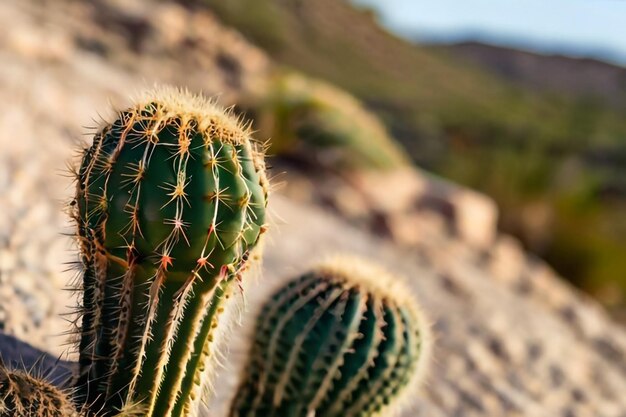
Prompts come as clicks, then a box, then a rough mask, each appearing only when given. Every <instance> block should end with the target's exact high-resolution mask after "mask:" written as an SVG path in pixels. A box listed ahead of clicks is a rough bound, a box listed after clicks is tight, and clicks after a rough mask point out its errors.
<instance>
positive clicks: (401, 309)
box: [230, 258, 429, 417]
mask: <svg viewBox="0 0 626 417" xmlns="http://www.w3.org/2000/svg"><path fill="white" fill-rule="evenodd" d="M407 294H410V292H409V291H407V289H406V288H404V286H403V285H401V283H399V282H398V279H396V278H394V277H391V276H389V275H387V274H386V273H385V272H384V271H381V270H380V269H378V268H376V267H375V266H372V265H368V264H366V263H364V261H362V260H359V259H354V258H347V259H342V260H338V261H334V262H330V263H325V264H322V265H320V266H319V267H317V268H315V269H313V270H312V271H311V272H309V273H307V274H305V275H303V276H301V277H300V278H298V279H297V280H295V281H293V282H291V283H289V284H288V285H287V286H285V287H283V288H282V289H281V290H280V291H278V292H277V293H276V294H274V295H273V296H272V297H271V299H270V300H269V301H268V302H267V304H266V305H265V306H264V307H263V309H262V312H261V314H260V316H259V319H258V321H257V324H256V327H255V339H254V344H253V347H252V351H251V357H250V362H249V364H248V365H247V367H246V374H245V376H244V378H243V381H242V383H241V385H240V387H239V390H238V392H237V394H236V396H235V400H234V402H233V404H232V408H231V412H230V416H231V417H272V416H276V417H278V416H280V417H310V416H319V417H322V416H323V417H357V416H358V417H366V416H367V417H369V416H378V415H381V413H382V412H385V415H392V413H393V412H394V411H395V409H394V408H396V407H399V406H401V405H402V400H401V397H403V396H404V395H406V393H409V392H411V391H412V390H411V389H409V388H408V387H411V386H413V385H415V384H416V383H417V382H418V381H419V380H420V375H421V372H419V371H420V369H421V368H422V364H423V363H424V362H425V357H426V354H425V349H426V348H427V347H428V346H429V338H428V329H427V327H426V326H424V324H423V317H422V315H421V314H420V313H419V312H418V310H417V308H416V306H415V301H414V300H413V299H412V297H410V296H409V295H407Z"/></svg>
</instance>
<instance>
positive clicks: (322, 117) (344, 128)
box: [243, 73, 409, 170]
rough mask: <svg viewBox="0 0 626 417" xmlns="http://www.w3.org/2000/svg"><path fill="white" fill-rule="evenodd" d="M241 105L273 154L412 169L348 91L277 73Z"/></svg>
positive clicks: (337, 165) (342, 165) (345, 165)
mask: <svg viewBox="0 0 626 417" xmlns="http://www.w3.org/2000/svg"><path fill="white" fill-rule="evenodd" d="M243 107H244V108H245V109H246V110H247V111H248V112H249V113H250V114H253V115H254V116H255V117H254V118H255V122H256V127H257V128H258V129H259V131H260V132H261V134H262V135H263V136H267V137H271V138H272V143H271V148H270V151H271V152H273V153H275V154H279V155H286V156H292V157H294V156H295V157H303V158H305V159H306V160H307V162H311V161H312V160H313V159H315V158H317V159H318V162H321V163H323V164H326V165H328V166H331V167H332V168H334V169H383V170H385V169H394V168H398V167H405V166H407V165H409V160H408V157H407V156H406V152H405V151H404V150H403V149H402V147H401V146H400V145H399V144H398V143H397V142H396V141H395V140H394V139H393V138H392V137H391V136H390V135H389V133H388V132H387V129H386V128H385V126H384V125H383V124H382V123H381V121H380V120H379V119H378V118H377V117H376V116H375V115H373V114H372V113H370V112H369V111H367V110H366V109H365V108H364V106H363V105H362V104H361V103H360V102H359V101H358V100H357V99H356V98H354V97H352V96H351V95H349V94H348V93H346V92H344V91H342V90H340V89H338V88H336V87H334V86H332V85H330V84H327V83H325V82H322V81H319V80H315V79H311V78H307V77H305V76H302V75H298V74H295V73H279V74H277V75H276V76H275V77H274V78H273V79H272V81H271V82H270V84H269V86H268V87H267V90H266V91H265V92H264V93H260V94H257V97H252V98H251V99H250V102H249V103H248V104H247V105H246V104H244V105H243Z"/></svg>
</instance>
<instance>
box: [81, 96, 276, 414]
mask: <svg viewBox="0 0 626 417" xmlns="http://www.w3.org/2000/svg"><path fill="white" fill-rule="evenodd" d="M267 194H268V189H267V180H266V177H265V171H264V164H263V158H262V153H261V152H259V151H258V150H257V148H256V147H255V146H254V144H253V143H252V141H251V139H250V134H249V131H248V129H247V128H244V127H243V126H241V124H240V123H239V121H238V120H237V119H235V118H233V117H231V116H230V115H229V114H228V113H226V112H224V111H223V110H222V109H220V108H219V107H217V106H215V105H214V104H212V103H211V102H209V101H207V100H205V99H203V98H201V97H199V96H194V95H192V94H190V93H188V92H186V91H180V90H177V89H174V88H161V89H157V90H154V91H152V92H150V93H148V94H146V95H145V97H144V98H142V99H140V100H138V101H137V104H135V105H134V106H132V107H131V108H129V109H127V110H125V111H122V112H120V113H119V114H118V117H117V119H116V120H115V121H114V122H113V123H111V124H106V125H104V126H103V127H102V128H101V129H100V131H99V132H98V133H97V134H96V135H95V137H94V141H93V145H92V146H91V147H90V148H88V149H86V150H85V152H84V154H83V158H82V162H81V165H80V168H79V169H78V171H77V188H76V197H75V200H74V203H73V207H74V212H73V217H74V218H75V220H76V223H77V225H78V240H79V246H80V250H81V260H82V264H83V266H84V274H83V277H82V285H81V288H80V289H81V290H82V292H83V301H82V310H81V313H82V322H81V328H80V344H79V353H80V358H79V365H80V379H79V381H78V385H77V389H78V392H79V396H80V401H82V402H85V403H86V404H89V405H90V407H91V408H92V409H96V410H97V409H102V412H103V413H104V414H105V415H109V414H115V413H119V412H121V411H122V410H123V411H124V412H125V413H127V414H128V413H131V412H132V410H138V409H141V410H143V411H142V413H144V415H146V416H153V415H154V416H180V415H183V414H185V415H190V414H192V413H193V410H194V409H195V407H196V402H197V397H198V396H197V395H195V394H196V391H197V390H199V389H200V387H201V386H202V385H203V384H204V382H205V381H204V374H206V372H204V371H205V368H209V367H210V363H209V362H207V361H208V358H209V356H211V355H210V342H211V340H213V339H214V337H215V330H214V329H215V328H216V327H217V318H218V315H219V313H220V312H221V310H222V307H221V306H220V305H221V302H222V300H223V299H224V298H226V297H227V295H228V288H229V284H230V283H231V282H232V281H233V280H234V279H236V278H238V277H240V276H241V274H242V272H243V271H244V269H245V268H246V265H247V261H248V259H249V257H250V254H251V251H252V250H253V249H255V247H257V243H258V242H259V238H260V236H261V234H262V233H263V232H264V230H265V207H266V204H267Z"/></svg>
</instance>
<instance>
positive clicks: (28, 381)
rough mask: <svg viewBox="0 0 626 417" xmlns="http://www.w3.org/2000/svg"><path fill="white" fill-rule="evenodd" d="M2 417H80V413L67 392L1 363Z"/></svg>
mask: <svg viewBox="0 0 626 417" xmlns="http://www.w3.org/2000/svg"><path fill="white" fill-rule="evenodd" d="M0 417H78V412H77V411H76V409H75V408H74V403H73V402H72V401H71V399H70V398H69V397H68V395H67V394H66V393H65V392H63V391H61V390H59V389H58V388H56V387H55V386H54V385H52V384H50V383H49V382H47V381H46V380H44V379H43V378H37V377H35V376H33V375H29V374H28V373H26V372H24V371H20V370H10V369H8V368H6V367H5V366H4V364H2V363H1V362H0Z"/></svg>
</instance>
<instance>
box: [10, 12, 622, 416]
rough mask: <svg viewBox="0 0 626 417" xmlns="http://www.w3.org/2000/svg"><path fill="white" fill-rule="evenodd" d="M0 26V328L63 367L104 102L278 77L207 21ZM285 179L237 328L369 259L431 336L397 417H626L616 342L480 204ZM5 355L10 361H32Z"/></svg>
mask: <svg viewBox="0 0 626 417" xmlns="http://www.w3.org/2000/svg"><path fill="white" fill-rule="evenodd" d="M122 4H124V7H123V8H122ZM0 23H1V24H0V97H2V98H3V99H2V100H0V207H2V209H1V211H2V215H0V326H1V327H2V331H3V332H4V333H5V334H7V335H13V336H16V337H18V338H20V339H22V340H24V341H27V342H28V343H30V344H31V345H32V346H35V347H36V348H39V349H44V350H47V351H49V352H51V354H52V355H54V356H55V357H61V358H63V359H72V358H73V354H72V352H71V349H68V347H67V346H63V343H64V342H65V341H66V340H67V337H66V336H65V335H64V332H65V331H66V330H67V329H68V323H67V322H66V320H65V319H63V317H62V315H63V314H67V313H68V312H71V307H72V305H73V304H74V301H73V299H72V297H71V293H69V292H64V291H61V289H62V288H65V287H67V286H68V284H69V283H70V281H71V279H72V276H73V275H74V272H72V271H71V270H70V271H67V270H66V269H67V268H68V265H64V262H72V261H74V260H75V257H76V256H75V253H74V248H73V245H72V239H71V237H69V236H67V235H64V233H66V234H67V233H69V234H71V233H72V228H71V225H70V224H69V223H68V221H67V216H66V215H65V214H64V213H63V212H62V209H63V206H64V204H65V202H66V201H68V200H69V198H70V196H71V194H72V182H71V178H68V177H67V176H64V172H67V170H66V162H67V161H69V160H71V159H72V157H73V155H74V149H75V148H76V146H80V144H81V143H83V140H85V139H84V136H85V135H87V136H88V134H89V132H91V130H90V129H89V127H90V126H94V125H95V124H96V123H97V119H98V118H100V117H105V118H106V117H107V116H110V110H109V108H110V106H109V104H108V103H109V102H113V103H114V104H118V105H123V103H124V101H125V99H126V97H128V95H129V93H131V94H132V93H133V92H136V91H139V90H141V89H142V88H143V87H144V86H150V85H152V84H153V83H154V82H168V83H174V84H177V85H184V86H188V87H189V88H190V89H192V90H196V91H200V90H201V91H204V92H206V93H207V94H209V95H219V97H220V100H221V101H222V102H224V103H225V104H232V103H234V102H235V101H236V100H237V98H238V97H239V96H241V94H244V93H246V92H248V91H252V90H254V89H256V88H259V86H260V85H262V84H263V82H264V79H265V77H266V75H267V73H268V71H270V69H271V62H269V60H268V59H267V58H266V57H265V55H264V54H263V53H262V52H261V51H259V50H258V49H256V48H254V47H253V46H250V45H249V44H247V43H246V41H245V40H244V39H243V38H242V37H241V36H240V35H239V34H238V33H236V32H234V31H232V30H230V29H228V28H224V27H223V26H222V25H221V24H220V23H219V22H217V21H216V20H215V19H214V18H213V17H212V16H211V15H210V14H208V13H204V12H203V13H194V14H192V13H190V12H189V11H187V10H186V9H184V8H182V7H180V6H177V5H175V4H171V3H169V2H159V3H155V4H148V3H147V2H145V1H127V2H123V1H122V0H118V1H116V0H101V1H94V2H91V3H85V2H71V1H56V2H47V1H42V0H29V1H23V0H5V1H3V2H0ZM94 119H96V121H94ZM284 169H285V170H286V172H287V173H286V174H280V175H277V178H278V179H279V181H281V182H285V185H284V186H283V187H282V188H280V189H279V191H278V192H277V193H275V194H274V196H273V203H272V206H271V209H272V212H273V214H274V222H273V223H274V224H273V227H272V231H271V233H270V236H269V239H268V240H269V242H268V244H267V251H266V253H267V254H266V258H265V264H264V265H265V266H264V268H263V273H262V276H261V277H260V278H259V279H258V283H256V284H251V285H250V286H249V288H248V290H247V299H248V307H249V308H248V310H249V312H248V313H246V315H245V317H244V322H246V323H250V322H251V319H252V317H253V315H254V312H255V309H256V308H257V307H258V304H259V301H260V300H261V299H262V298H263V296H264V295H265V294H267V293H268V292H269V291H271V289H272V288H274V287H275V286H276V285H277V284H278V283H279V282H282V281H283V280H285V279H288V278H289V277H291V276H294V275H295V274H297V273H298V272H299V271H302V270H303V268H305V267H306V266H307V265H310V264H311V263H312V262H314V261H315V258H319V257H323V256H324V255H327V254H332V253H336V252H338V251H346V252H351V253H357V254H362V255H365V256H367V257H369V258H371V259H374V260H376V261H378V262H380V263H382V264H383V265H385V266H386V267H388V268H389V269H391V270H392V271H394V272H396V273H397V274H398V275H400V276H403V277H405V278H406V279H407V280H408V281H409V283H410V285H411V287H412V288H413V289H414V291H415V293H416V295H417V297H418V298H419V300H420V302H421V304H422V306H423V309H424V310H425V311H426V312H428V315H429V316H430V320H431V322H432V325H433V330H434V332H435V335H436V348H435V356H434V361H433V363H432V366H431V371H430V376H429V380H428V383H427V384H426V385H425V387H424V389H423V391H422V392H421V393H415V400H414V403H413V408H412V409H411V410H408V411H407V413H406V415H407V416H409V415H418V416H485V415H489V416H528V417H535V416H538V417H539V416H546V417H555V416H562V417H575V416H582V417H586V416H602V417H604V416H606V417H624V416H626V396H625V395H624V393H625V392H626V332H625V331H624V329H623V328H622V327H620V326H618V325H616V324H614V323H613V322H611V320H610V319H609V318H608V317H607V315H606V314H605V312H604V311H602V310H601V309H600V308H599V307H598V306H597V305H596V304H595V303H594V302H593V301H591V300H589V299H587V298H586V297H585V296H583V295H581V294H579V293H578V292H577V291H575V290H574V289H572V288H570V287H569V286H568V285H567V284H565V283H563V282H562V281H561V280H560V278H559V277H558V276H556V275H555V274H554V273H553V272H552V270H551V269H550V268H549V267H548V266H546V265H545V264H544V263H543V262H541V261H540V260H538V259H535V258H533V257H531V256H528V255H526V254H525V253H524V252H523V251H522V250H521V249H520V247H519V245H518V244H517V243H516V241H515V240H514V239H512V238H510V237H507V236H502V235H498V234H497V233H496V231H495V218H496V216H497V212H496V210H495V208H494V207H493V204H492V203H491V202H490V201H489V199H487V198H485V197H483V196H481V195H478V194H476V193H474V192H472V191H470V190H465V189H462V188H460V187H457V186H455V185H453V184H448V183H446V182H444V181H441V180H437V179H434V178H431V177H429V176H428V175H426V174H424V173H422V172H419V171H415V170H409V171H406V170H405V171H403V172H395V173H389V174H386V176H383V175H380V174H379V175H371V174H350V175H344V176H333V175H330V174H328V175H325V174H320V175H316V176H312V175H310V173H306V172H304V173H303V172H301V171H300V172H298V171H296V170H295V169H294V168H293V167H288V166H286V167H285V168H284ZM390 195H393V196H394V198H389V196H390ZM313 255H314V256H313ZM248 331H249V329H248ZM240 333H242V334H245V331H242V332H240ZM5 340H8V339H6V338H5V337H3V338H2V341H0V342H1V346H0V351H1V352H2V353H3V356H4V357H9V356H10V357H12V358H14V357H15V355H16V354H18V353H19V354H20V355H25V356H27V355H28V354H32V352H30V351H29V350H28V349H26V348H23V347H18V348H16V346H19V345H16V344H14V343H13V342H11V343H9V342H5ZM242 340H243V339H242V338H241V337H236V338H234V339H233V341H232V342H231V343H229V344H228V347H229V349H228V353H227V359H228V360H227V361H226V363H228V364H231V365H227V369H226V370H225V371H224V372H223V373H222V377H221V379H220V383H219V384H218V387H219V401H215V402H214V404H213V407H212V412H211V413H209V414H210V415H215V416H219V415H221V414H220V410H221V409H222V408H223V407H224V404H225V403H226V401H227V399H228V398H229V396H230V395H232V388H233V386H234V385H235V384H236V379H237V375H238V371H237V369H236V368H237V364H239V365H240V364H242V363H243V360H242V355H244V354H245V351H246V349H247V347H246V344H245V342H242ZM29 352H30V353H29ZM25 360H26V361H28V358H26V359H25Z"/></svg>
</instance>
